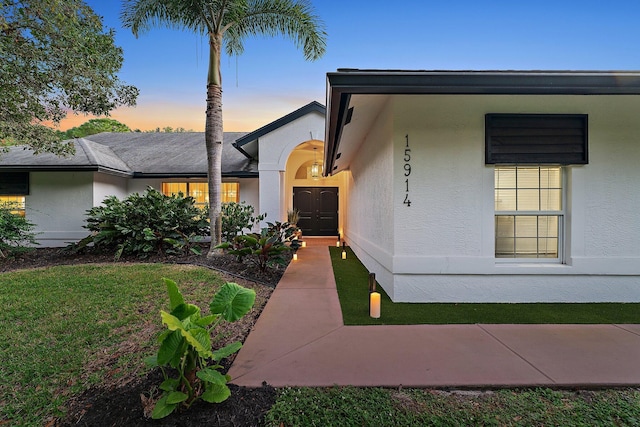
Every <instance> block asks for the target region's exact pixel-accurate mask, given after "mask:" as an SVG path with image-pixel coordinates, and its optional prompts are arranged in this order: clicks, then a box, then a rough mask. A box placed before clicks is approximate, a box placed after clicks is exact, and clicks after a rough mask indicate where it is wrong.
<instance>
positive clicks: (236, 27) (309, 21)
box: [121, 0, 326, 257]
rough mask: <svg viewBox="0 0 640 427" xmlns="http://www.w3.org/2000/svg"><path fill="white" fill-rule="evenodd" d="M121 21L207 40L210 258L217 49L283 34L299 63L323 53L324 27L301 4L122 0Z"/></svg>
mask: <svg viewBox="0 0 640 427" xmlns="http://www.w3.org/2000/svg"><path fill="white" fill-rule="evenodd" d="M121 17H122V22H123V25H124V26H125V27H127V28H131V30H132V32H133V34H134V35H136V36H138V34H139V33H141V32H143V31H147V30H149V29H150V28H152V27H155V26H168V27H173V28H181V29H186V30H190V31H193V32H195V33H199V34H202V35H203V36H206V37H208V41H209V70H208V77H207V108H206V124H205V143H206V148H207V160H208V169H207V172H208V177H209V203H210V209H209V212H210V213H209V215H210V222H211V225H212V226H211V247H210V250H209V253H208V256H210V257H211V256H214V255H216V254H217V253H219V252H218V250H216V248H217V245H218V244H219V243H220V242H221V237H222V218H221V192H220V187H221V185H220V184H221V182H222V178H221V159H222V141H223V129H222V74H221V68H220V59H221V56H222V49H223V47H224V48H226V49H225V50H226V53H227V54H228V55H239V54H241V53H242V52H243V51H244V40H245V39H246V38H247V37H248V36H255V35H269V36H276V35H284V36H286V37H288V38H290V39H291V40H292V41H293V42H294V43H295V44H296V46H298V47H302V50H303V53H304V56H305V59H308V60H315V59H318V58H320V57H321V56H322V55H323V54H324V51H325V46H326V33H325V31H324V24H323V23H322V21H321V20H320V19H319V18H318V17H317V16H316V15H315V14H314V11H313V9H312V7H311V5H310V4H309V3H308V1H306V0H191V1H183V0H182V1H181V0H124V6H123V11H122V15H121Z"/></svg>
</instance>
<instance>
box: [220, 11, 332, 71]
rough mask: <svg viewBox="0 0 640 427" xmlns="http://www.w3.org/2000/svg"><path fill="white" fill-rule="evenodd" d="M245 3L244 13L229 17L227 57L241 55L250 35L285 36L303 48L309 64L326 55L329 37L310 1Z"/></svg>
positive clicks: (226, 40)
mask: <svg viewBox="0 0 640 427" xmlns="http://www.w3.org/2000/svg"><path fill="white" fill-rule="evenodd" d="M243 3H246V9H245V10H244V11H236V13H237V14H235V16H233V17H232V15H231V14H229V15H227V17H226V21H227V28H228V29H227V31H226V32H225V43H226V51H227V54H229V55H238V54H241V53H242V52H243V50H244V49H243V43H242V41H243V40H244V39H245V38H246V37H247V36H249V35H266V36H278V35H283V36H285V37H287V38H289V39H291V40H292V41H293V42H294V43H295V45H296V47H298V48H302V51H303V53H304V57H305V59H307V60H316V59H318V58H320V57H321V56H322V55H323V54H324V52H325V50H326V35H327V33H326V31H325V27H324V22H323V21H322V20H321V19H320V18H319V17H318V16H317V15H315V13H314V12H313V8H312V6H311V4H310V3H309V2H308V1H306V0H246V1H243ZM231 19H234V21H232V20H231Z"/></svg>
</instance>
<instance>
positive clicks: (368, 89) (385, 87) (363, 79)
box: [324, 68, 640, 175]
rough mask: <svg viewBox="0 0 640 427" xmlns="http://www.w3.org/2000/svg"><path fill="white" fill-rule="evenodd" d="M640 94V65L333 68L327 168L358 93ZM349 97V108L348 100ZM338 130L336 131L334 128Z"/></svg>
mask: <svg viewBox="0 0 640 427" xmlns="http://www.w3.org/2000/svg"><path fill="white" fill-rule="evenodd" d="M376 94H378V95H405V94H406V95H436V94H443V95H640V71H543V70H540V71H535V70H533V71H525V70H522V71H518V70H514V71H428V70H422V71H420V70H414V71H411V70H360V69H349V68H343V69H338V71H336V72H330V73H327V119H326V124H325V140H326V148H325V159H324V161H325V165H327V168H326V169H325V171H324V173H325V174H327V175H329V174H331V173H332V170H333V166H334V161H335V153H337V152H338V149H339V146H340V138H341V134H342V127H343V126H344V121H345V118H346V117H345V116H346V114H348V99H349V97H350V96H352V95H376ZM345 102H347V105H346V107H347V108H345V107H344V104H345ZM332 130H333V132H332Z"/></svg>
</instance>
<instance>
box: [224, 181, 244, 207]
mask: <svg viewBox="0 0 640 427" xmlns="http://www.w3.org/2000/svg"><path fill="white" fill-rule="evenodd" d="M221 190H222V203H228V202H236V203H239V202H240V184H238V183H237V182H223V183H222V188H221Z"/></svg>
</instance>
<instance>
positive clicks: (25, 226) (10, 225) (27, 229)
mask: <svg viewBox="0 0 640 427" xmlns="http://www.w3.org/2000/svg"><path fill="white" fill-rule="evenodd" d="M34 227H35V225H34V224H32V223H31V222H29V221H28V220H27V219H26V218H25V217H23V216H20V215H16V214H14V213H12V206H11V204H5V205H0V257H1V258H6V257H7V256H8V255H10V254H16V253H22V252H26V251H29V250H31V249H33V248H32V247H30V246H29V245H37V244H38V242H36V240H35V235H36V233H34V232H33V228H34Z"/></svg>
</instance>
